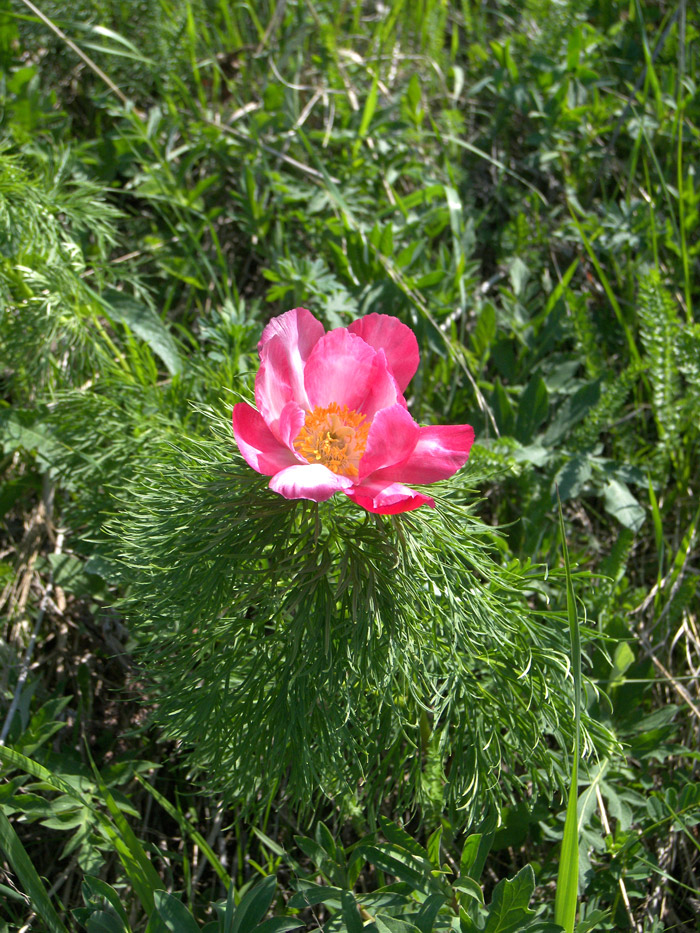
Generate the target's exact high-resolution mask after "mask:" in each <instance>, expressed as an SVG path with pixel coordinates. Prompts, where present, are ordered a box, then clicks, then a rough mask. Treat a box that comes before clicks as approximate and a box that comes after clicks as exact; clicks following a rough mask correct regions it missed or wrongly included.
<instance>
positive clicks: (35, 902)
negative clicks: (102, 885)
mask: <svg viewBox="0 0 700 933" xmlns="http://www.w3.org/2000/svg"><path fill="white" fill-rule="evenodd" d="M0 850H2V851H3V852H4V853H5V857H6V858H7V861H8V862H9V863H10V865H11V866H12V870H13V872H14V873H15V874H16V875H17V877H18V878H19V881H20V884H21V886H22V888H23V890H24V892H25V893H26V894H27V895H28V897H29V900H30V903H31V906H32V909H33V910H34V911H35V912H36V913H37V914H38V915H39V916H40V917H41V919H42V920H43V921H44V923H45V924H46V926H47V928H48V929H49V930H50V931H51V933H68V930H67V929H66V927H64V925H63V924H62V923H61V919H60V917H59V916H58V914H57V913H56V911H55V910H54V908H53V904H52V903H51V900H50V899H49V895H48V894H47V892H46V888H45V887H44V884H43V882H42V880H41V878H40V877H39V875H38V873H37V870H36V868H34V865H33V864H32V860H31V859H30V858H29V855H28V854H27V850H26V849H25V848H24V846H23V845H22V843H21V841H20V838H19V836H18V835H17V833H16V832H15V831H14V829H13V828H12V824H11V823H10V821H9V820H8V818H7V817H6V816H5V814H4V813H3V812H2V810H1V809H0Z"/></svg>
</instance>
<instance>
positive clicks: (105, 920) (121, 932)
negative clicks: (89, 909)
mask: <svg viewBox="0 0 700 933" xmlns="http://www.w3.org/2000/svg"><path fill="white" fill-rule="evenodd" d="M85 929H86V930H87V933H129V927H128V926H126V924H125V923H124V921H123V920H122V919H121V917H118V916H117V915H116V914H115V913H113V912H112V911H107V910H96V911H95V912H94V913H93V914H91V915H90V917H89V919H88V921H87V923H86V924H85Z"/></svg>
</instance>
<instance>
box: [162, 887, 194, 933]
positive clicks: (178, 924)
mask: <svg viewBox="0 0 700 933" xmlns="http://www.w3.org/2000/svg"><path fill="white" fill-rule="evenodd" d="M153 900H154V902H155V911H156V913H157V915H158V917H160V919H161V920H162V921H163V923H164V924H165V926H166V928H167V929H168V930H169V931H170V933H199V924H198V923H197V922H196V920H195V919H194V917H193V916H192V914H191V913H190V912H189V910H188V909H187V908H186V907H185V905H184V904H183V903H182V901H179V900H178V899H177V898H176V897H173V895H172V894H168V892H167V891H154V892H153Z"/></svg>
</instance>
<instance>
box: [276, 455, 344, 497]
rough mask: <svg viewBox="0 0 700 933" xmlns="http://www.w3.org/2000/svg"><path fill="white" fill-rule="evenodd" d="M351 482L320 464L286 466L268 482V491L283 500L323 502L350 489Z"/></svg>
mask: <svg viewBox="0 0 700 933" xmlns="http://www.w3.org/2000/svg"><path fill="white" fill-rule="evenodd" d="M352 485H353V483H352V480H351V479H349V478H348V477H347V476H342V475H341V474H339V473H333V471H332V470H329V469H328V467H325V466H324V465H323V464H322V463H306V464H303V465H302V464H296V465H295V466H288V467H287V469H286V470H282V471H281V472H280V473H277V474H276V475H275V476H273V477H272V479H271V480H270V489H271V490H272V491H273V492H278V493H279V494H280V495H281V496H284V497H285V499H313V500H314V501H315V502H325V501H326V499H330V497H331V496H332V495H334V493H336V492H340V491H341V490H348V489H352Z"/></svg>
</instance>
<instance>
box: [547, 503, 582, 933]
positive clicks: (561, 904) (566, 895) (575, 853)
mask: <svg viewBox="0 0 700 933" xmlns="http://www.w3.org/2000/svg"><path fill="white" fill-rule="evenodd" d="M557 502H558V505H559V531H560V534H561V546H562V552H563V554H564V572H565V574H566V612H567V615H568V618H569V632H570V635H571V668H572V671H573V675H574V721H575V731H574V754H573V764H572V766H571V785H570V787H569V802H568V804H567V807H566V821H565V823H564V838H563V839H562V842H561V855H560V857H559V873H558V875H557V893H556V899H555V902H554V919H555V922H556V923H558V924H560V925H561V926H563V927H564V930H565V931H566V933H573V929H574V923H575V921H576V907H577V904H578V867H579V837H578V813H577V808H578V761H579V755H580V751H581V633H580V631H579V624H578V615H577V613H576V598H575V596H574V585H573V581H572V578H571V564H570V562H569V549H568V548H567V546H566V532H565V529H564V515H563V513H562V510H561V499H560V498H559V490H558V489H557Z"/></svg>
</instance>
